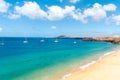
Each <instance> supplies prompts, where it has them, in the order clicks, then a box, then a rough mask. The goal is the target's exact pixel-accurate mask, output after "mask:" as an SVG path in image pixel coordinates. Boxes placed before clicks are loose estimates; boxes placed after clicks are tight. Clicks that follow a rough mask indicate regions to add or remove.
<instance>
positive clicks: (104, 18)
mask: <svg viewBox="0 0 120 80" xmlns="http://www.w3.org/2000/svg"><path fill="white" fill-rule="evenodd" d="M119 4H120V1H119V0H104V1H103V0H0V36H5V37H10V36H12V37H22V36H29V37H39V36H41V37H43V36H44V37H46V36H58V35H74V36H105V35H120V8H119Z"/></svg>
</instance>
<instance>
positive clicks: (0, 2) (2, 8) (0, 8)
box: [0, 0, 10, 13]
mask: <svg viewBox="0 0 120 80" xmlns="http://www.w3.org/2000/svg"><path fill="white" fill-rule="evenodd" d="M9 6H10V4H9V3H7V2H5V1H4V0H0V12H2V13H5V12H7V11H8V8H9Z"/></svg>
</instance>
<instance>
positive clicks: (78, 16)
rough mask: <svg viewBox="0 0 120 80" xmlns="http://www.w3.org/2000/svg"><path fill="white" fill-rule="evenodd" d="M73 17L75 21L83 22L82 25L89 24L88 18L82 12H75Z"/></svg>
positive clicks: (72, 14)
mask: <svg viewBox="0 0 120 80" xmlns="http://www.w3.org/2000/svg"><path fill="white" fill-rule="evenodd" d="M71 16H72V18H73V19H75V20H79V21H81V22H82V23H87V20H86V16H85V15H83V14H82V13H81V12H80V10H76V11H74V12H72V13H71Z"/></svg>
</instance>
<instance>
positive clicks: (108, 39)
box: [58, 36, 120, 44]
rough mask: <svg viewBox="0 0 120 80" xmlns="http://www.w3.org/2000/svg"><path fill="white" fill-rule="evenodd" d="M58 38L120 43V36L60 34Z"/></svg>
mask: <svg viewBox="0 0 120 80" xmlns="http://www.w3.org/2000/svg"><path fill="white" fill-rule="evenodd" d="M58 38H66V39H69V38H70V39H82V40H84V41H98V42H110V43H113V44H120V36H104V37H73V36H58Z"/></svg>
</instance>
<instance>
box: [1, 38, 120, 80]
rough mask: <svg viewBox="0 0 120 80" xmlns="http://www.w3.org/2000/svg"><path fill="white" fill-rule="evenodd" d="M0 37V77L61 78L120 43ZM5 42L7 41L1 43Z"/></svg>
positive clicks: (8, 79)
mask: <svg viewBox="0 0 120 80" xmlns="http://www.w3.org/2000/svg"><path fill="white" fill-rule="evenodd" d="M41 39H42V38H27V40H28V43H23V41H24V40H25V38H0V80H57V79H58V78H59V80H60V79H61V78H62V76H63V75H65V74H68V73H69V72H72V71H74V70H75V69H78V68H79V67H80V66H81V65H84V64H86V63H88V62H90V61H92V60H96V59H97V58H98V57H99V56H101V55H103V54H105V53H107V52H110V51H113V50H115V49H116V47H118V46H119V45H116V44H111V43H106V42H91V41H82V40H78V39H58V42H57V43H55V42H54V40H55V39H54V38H45V39H44V40H45V42H40V40H41ZM2 43H4V44H2Z"/></svg>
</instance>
